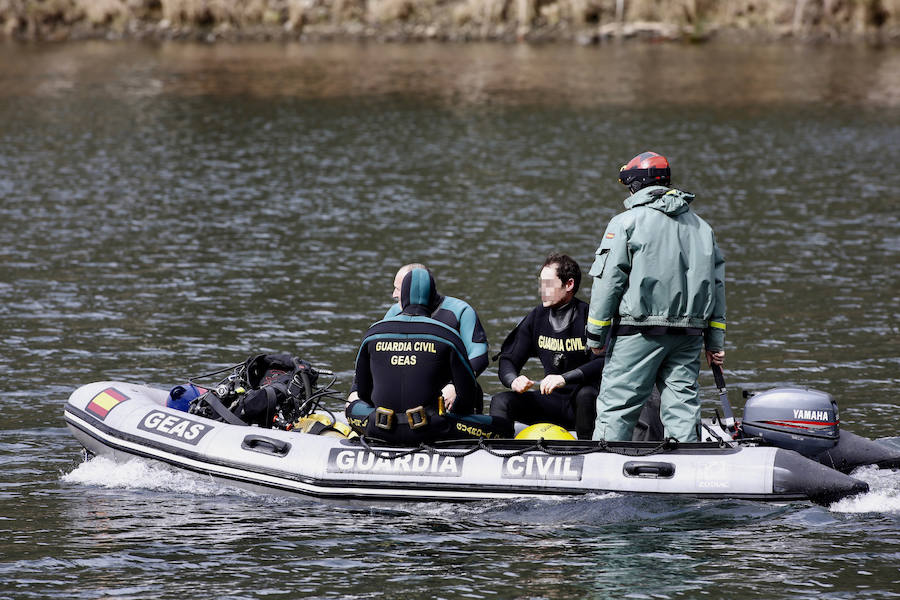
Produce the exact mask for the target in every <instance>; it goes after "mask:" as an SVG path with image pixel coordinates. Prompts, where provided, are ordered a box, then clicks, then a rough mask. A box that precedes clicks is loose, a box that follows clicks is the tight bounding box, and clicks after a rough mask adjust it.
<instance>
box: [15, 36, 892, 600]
mask: <svg viewBox="0 0 900 600" xmlns="http://www.w3.org/2000/svg"><path fill="white" fill-rule="evenodd" d="M646 149H653V150H655V151H657V152H660V153H663V154H665V155H666V156H668V157H669V159H670V161H671V163H672V165H673V173H674V178H675V183H676V184H677V185H678V186H680V187H682V188H684V189H687V190H690V191H692V192H694V193H696V194H697V200H696V201H695V203H694V205H695V209H696V210H697V212H698V213H700V214H701V215H702V216H703V217H704V218H705V219H706V220H707V221H709V222H710V223H711V224H712V225H713V226H714V228H715V229H716V231H717V234H718V238H719V243H720V246H721V247H722V249H723V251H724V252H725V254H726V259H727V270H728V272H727V276H728V302H729V310H728V321H729V329H728V346H727V350H728V358H727V365H726V367H727V369H726V375H727V376H728V379H729V384H730V387H731V388H733V389H735V388H739V387H743V388H745V389H753V390H762V389H768V388H771V387H774V386H779V385H800V386H808V387H813V388H816V389H821V390H824V391H827V392H829V393H831V394H833V395H834V396H835V397H836V398H837V399H838V402H839V404H840V406H841V420H842V422H843V423H842V425H843V426H844V427H845V428H847V429H849V430H851V431H854V432H855V433H859V434H861V435H865V436H868V437H872V438H888V439H886V440H885V443H890V444H900V439H898V438H897V435H898V432H897V426H896V423H897V419H898V417H900V407H898V404H897V402H896V396H895V390H896V388H897V386H898V384H900V330H898V325H897V321H898V317H900V309H898V306H900V285H898V282H897V273H898V264H900V260H898V259H900V191H898V189H900V175H898V170H897V167H896V163H897V157H898V156H900V51H897V50H885V51H873V50H866V49H852V48H811V47H807V48H793V47H789V46H780V47H767V48H753V49H751V48H740V47H729V46H701V47H681V46H669V45H648V46H638V45H626V46H604V47H600V48H583V49H579V48H569V47H560V48H557V47H552V46H551V47H543V48H540V47H539V48H528V47H518V46H515V47H510V46H484V45H474V46H431V45H397V46H380V45H324V46H305V47H304V46H279V45H240V46H220V47H215V46H195V45H177V44H172V45H162V46H143V45H131V44H105V43H88V44H72V45H60V46H35V47H16V46H2V47H0V223H2V228H0V335H2V338H0V339H2V342H3V352H2V353H0V367H2V369H3V371H4V373H5V375H6V377H5V378H4V381H3V383H2V384H0V390H2V395H0V408H2V411H3V412H2V414H3V418H2V419H0V424H2V432H3V435H2V438H0V465H2V468H0V473H2V476H0V599H5V598H17V599H18V598H67V599H68V598H150V597H152V598H179V599H181V598H184V597H186V596H199V595H202V596H204V597H214V598H295V597H316V598H431V597H433V598H621V597H625V596H628V595H629V594H631V596H629V597H633V598H697V597H709V598H735V597H752V598H813V597H816V598H819V597H824V598H892V597H898V596H900V569H898V556H900V533H898V529H900V475H898V473H897V472H890V471H889V472H875V471H866V472H863V473H859V474H857V476H859V477H861V478H863V479H866V480H867V481H869V482H870V483H871V484H872V486H873V492H871V493H870V494H867V495H866V496H864V497H862V498H859V499H855V500H848V501H844V502H841V503H839V504H836V505H833V506H831V507H819V506H812V505H807V504H802V503H800V504H787V505H769V504H760V503H750V502H729V501H721V502H708V501H707V502H698V501H691V500H684V499H659V498H641V497H627V496H616V495H611V496H602V497H597V498H591V499H589V500H579V501H565V502H547V503H538V504H535V503H534V502H523V503H486V504H484V505H480V506H476V507H472V506H466V507H456V506H432V505H397V506H394V507H391V508H383V507H360V506H356V507H347V506H335V505H327V504H322V503H318V502H312V501H310V502H304V501H297V500H286V499H280V498H274V497H269V496H254V495H249V494H246V493H243V492H239V491H236V490H233V489H229V488H223V487H220V486H216V485H213V484H212V483H210V482H208V481H206V480H202V479H199V478H194V477H191V476H188V475H184V474H175V475H173V474H171V473H168V472H163V471H159V470H157V469H155V468H153V467H150V466H148V465H141V464H132V465H124V466H117V465H113V464H111V463H104V462H102V461H91V462H89V463H86V464H82V459H81V456H80V452H79V447H78V445H77V444H76V442H75V441H74V438H72V437H71V435H69V433H68V431H67V430H66V429H65V427H64V424H63V420H62V404H63V402H64V401H65V399H66V397H67V396H68V394H69V393H70V392H71V391H72V390H73V389H74V388H75V387H77V386H78V385H80V384H82V383H85V382H88V381H93V380H98V379H127V380H133V381H139V382H145V383H149V384H153V385H158V386H162V387H169V386H171V385H173V384H174V383H179V382H181V381H183V380H184V379H185V378H186V377H187V376H189V375H196V374H199V373H204V372H208V371H211V370H214V369H217V368H219V367H223V366H226V365H228V364H231V363H234V362H238V361H240V360H243V359H244V358H246V357H247V356H248V355H250V354H253V353H256V352H258V351H291V352H294V353H296V354H299V355H300V356H303V357H304V358H306V359H308V360H310V361H311V362H313V363H314V364H316V365H319V366H322V367H325V368H330V369H333V370H334V371H335V372H337V373H338V374H339V376H340V380H339V381H340V384H339V385H340V387H343V389H347V388H348V387H349V382H350V377H351V374H352V369H353V359H354V357H355V353H356V348H357V344H358V342H359V338H360V336H361V334H362V332H363V331H364V330H365V329H366V328H367V327H368V325H369V324H371V322H372V321H374V320H375V319H376V318H378V317H380V316H381V315H382V314H383V313H384V310H385V309H386V308H387V307H388V306H389V304H390V301H391V300H390V292H391V279H392V277H393V273H394V271H395V270H396V268H397V267H398V266H399V265H401V264H403V263H405V262H410V261H413V260H415V261H423V262H425V263H427V264H428V265H429V266H431V267H432V269H433V270H434V272H435V275H436V279H437V283H438V286H439V289H440V290H441V291H442V292H444V293H448V294H451V295H456V296H460V297H463V298H466V299H468V300H469V301H470V302H471V304H473V305H474V306H475V307H476V308H477V309H478V312H479V314H480V315H481V318H482V320H483V322H484V324H485V326H486V328H487V333H488V336H489V339H490V341H491V342H492V344H493V347H494V349H496V348H497V347H498V346H499V342H500V341H501V340H502V338H503V337H504V336H505V335H506V333H507V332H508V331H509V329H510V328H511V327H513V326H514V325H515V323H516V322H517V320H518V319H519V318H521V317H522V316H523V315H524V314H526V312H527V311H528V310H529V309H530V307H532V306H534V305H535V304H536V303H537V301H538V297H537V272H538V265H539V264H540V263H541V261H542V260H543V257H544V256H545V255H546V254H547V253H548V252H549V251H551V250H561V251H565V252H568V253H569V254H571V255H573V256H574V257H575V258H576V259H577V260H579V261H580V262H581V263H582V266H583V267H584V268H585V269H586V268H587V267H588V266H589V263H590V260H591V258H592V256H593V251H594V248H595V247H596V245H597V244H598V242H599V236H600V234H601V233H602V231H603V229H604V227H605V225H606V222H607V221H608V219H609V218H610V217H611V216H612V215H614V214H616V213H617V212H619V211H620V210H621V209H622V206H621V202H622V200H623V199H624V194H623V189H622V188H621V186H620V185H619V184H618V183H616V173H617V171H618V167H619V166H620V165H621V164H622V163H624V162H625V161H627V160H628V159H629V158H630V157H631V156H633V155H635V154H636V153H638V152H640V151H643V150H646ZM581 295H582V297H586V294H585V293H584V292H582V293H581ZM701 383H702V385H703V395H704V398H705V409H706V410H707V411H709V412H708V414H711V412H712V410H713V408H714V406H715V390H714V386H713V382H712V378H711V377H709V376H708V375H707V374H706V373H704V374H703V379H702V381H701ZM482 385H483V386H484V388H485V390H486V391H487V392H488V393H493V392H496V391H499V389H500V386H499V383H498V382H497V379H496V371H495V369H489V370H488V372H487V373H486V374H485V375H483V376H482ZM733 401H734V402H735V403H736V404H737V405H738V406H740V405H741V402H740V400H739V398H738V397H737V396H735V397H734V398H733Z"/></svg>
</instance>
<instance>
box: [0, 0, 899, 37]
mask: <svg viewBox="0 0 900 600" xmlns="http://www.w3.org/2000/svg"><path fill="white" fill-rule="evenodd" d="M716 35H741V36H747V37H754V36H755V37H762V38H782V37H791V38H797V39H803V40H823V39H824V40H851V41H860V40H865V41H873V42H878V43H884V42H889V43H897V42H898V41H900V0H0V38H3V37H5V38H7V39H15V40H64V39H78V38H86V37H107V38H121V37H133V38H160V39H170V38H176V39H202V40H207V41H214V40H218V39H225V40H229V39H233V40H239V39H328V38H371V39H381V40H396V41H406V40H418V39H439V40H448V41H465V40H479V39H489V40H509V41H513V40H534V41H539V40H561V41H579V42H582V43H590V42H598V41H602V40H604V39H608V38H614V37H643V38H650V39H684V40H690V41H703V40H705V39H708V38H709V37H711V36H716Z"/></svg>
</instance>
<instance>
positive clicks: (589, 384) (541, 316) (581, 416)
mask: <svg viewBox="0 0 900 600" xmlns="http://www.w3.org/2000/svg"><path fill="white" fill-rule="evenodd" d="M540 277H541V280H540V292H541V305H540V306H538V307H536V308H535V309H534V310H532V311H531V312H530V313H528V315H527V316H526V317H525V318H524V319H522V321H521V322H520V323H519V324H518V325H516V327H515V329H513V330H512V332H511V333H510V334H509V335H508V336H507V338H506V340H505V341H504V342H503V347H502V348H501V350H500V363H499V366H498V375H499V376H500V382H501V383H503V385H504V386H506V387H508V388H511V389H512V391H511V392H501V393H499V394H496V395H495V396H494V397H493V398H491V408H490V414H491V416H494V417H498V418H505V419H509V420H512V421H519V422H521V423H525V424H533V423H555V424H557V425H560V426H562V427H565V428H566V429H574V430H575V432H576V433H577V435H578V439H582V440H589V439H591V434H592V433H593V431H594V420H595V418H596V411H597V394H598V393H599V388H600V376H601V374H602V372H603V359H602V357H599V356H595V355H593V354H592V353H590V352H587V351H586V348H587V345H586V339H585V325H586V324H587V313H588V304H587V303H586V302H584V301H583V300H580V299H578V298H576V297H575V293H576V292H577V291H578V286H579V284H580V283H581V269H580V268H579V266H578V263H577V262H575V261H574V260H573V259H572V258H571V257H569V256H567V255H565V254H558V253H552V254H550V255H549V256H548V257H547V259H546V260H545V261H544V264H543V266H542V268H541V275H540ZM531 357H537V358H538V359H540V361H541V365H543V367H544V378H543V379H542V380H541V382H540V385H539V386H538V389H536V390H535V389H532V387H533V386H534V384H535V383H536V382H534V381H532V380H531V379H529V378H528V377H526V376H525V375H520V373H521V371H522V367H523V366H524V365H525V363H526V362H527V361H528V359H529V358H531Z"/></svg>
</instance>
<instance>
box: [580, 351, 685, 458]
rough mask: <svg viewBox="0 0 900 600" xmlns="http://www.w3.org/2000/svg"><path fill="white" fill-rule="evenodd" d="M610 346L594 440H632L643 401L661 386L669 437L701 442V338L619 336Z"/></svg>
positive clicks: (598, 400) (661, 404)
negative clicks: (699, 439) (699, 380)
mask: <svg viewBox="0 0 900 600" xmlns="http://www.w3.org/2000/svg"><path fill="white" fill-rule="evenodd" d="M612 346H613V347H612V349H611V354H610V355H609V356H608V357H607V359H606V366H605V367H604V369H603V379H602V381H601V382H600V394H599V395H598V396H597V421H596V424H595V425H594V436H593V437H594V439H595V440H606V441H624V440H631V436H632V433H633V432H634V426H635V424H636V423H637V420H638V417H639V416H640V414H641V408H642V407H643V405H644V401H645V400H646V399H647V398H649V397H650V393H651V391H652V388H653V386H654V385H655V384H658V385H659V388H660V417H661V418H662V422H663V426H664V428H665V435H666V437H667V438H668V437H674V438H676V439H677V440H678V441H680V442H694V441H697V439H698V437H697V426H698V425H699V423H700V396H699V384H698V383H697V378H698V377H699V375H700V352H701V351H702V350H703V337H702V336H690V335H644V334H635V335H626V336H621V337H617V338H616V339H615V342H614V343H613V345H612Z"/></svg>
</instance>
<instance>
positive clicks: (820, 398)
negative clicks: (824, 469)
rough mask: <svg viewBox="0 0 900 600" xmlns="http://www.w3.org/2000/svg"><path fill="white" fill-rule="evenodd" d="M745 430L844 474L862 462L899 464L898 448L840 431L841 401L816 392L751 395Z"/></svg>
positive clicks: (781, 390)
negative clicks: (839, 414)
mask: <svg viewBox="0 0 900 600" xmlns="http://www.w3.org/2000/svg"><path fill="white" fill-rule="evenodd" d="M741 431H742V434H743V436H744V437H759V438H762V439H763V440H764V442H765V443H766V444H770V445H772V446H777V447H778V448H785V449H787V450H794V451H796V452H798V453H800V454H802V455H804V456H807V457H809V458H811V459H813V460H815V461H818V462H820V463H822V464H824V465H826V466H828V467H831V468H832V469H837V470H839V471H843V472H844V473H849V472H850V471H852V470H853V469H855V468H857V467H861V466H863V465H877V466H879V467H881V468H885V469H896V468H900V450H895V449H892V448H890V447H888V446H885V445H883V444H879V443H878V442H874V441H872V440H870V439H867V438H864V437H862V436H859V435H856V434H854V433H850V432H849V431H843V432H841V431H840V421H839V419H838V407H837V403H836V402H835V401H834V398H832V397H831V395H830V394H826V393H825V392H820V391H817V390H809V389H799V388H776V389H773V390H768V391H766V392H761V393H759V394H754V395H752V396H750V397H749V398H747V403H746V405H745V406H744V419H743V421H742V422H741Z"/></svg>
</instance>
